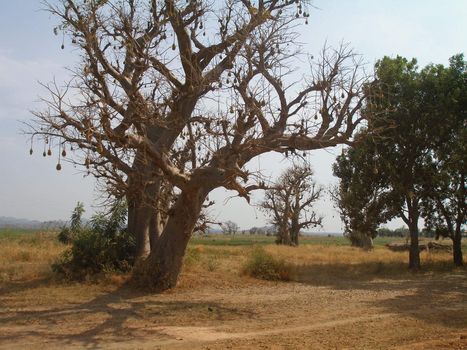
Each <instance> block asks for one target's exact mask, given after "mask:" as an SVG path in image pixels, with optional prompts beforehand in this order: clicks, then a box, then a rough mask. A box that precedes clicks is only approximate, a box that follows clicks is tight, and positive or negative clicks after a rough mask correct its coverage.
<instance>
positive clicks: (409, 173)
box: [334, 55, 467, 268]
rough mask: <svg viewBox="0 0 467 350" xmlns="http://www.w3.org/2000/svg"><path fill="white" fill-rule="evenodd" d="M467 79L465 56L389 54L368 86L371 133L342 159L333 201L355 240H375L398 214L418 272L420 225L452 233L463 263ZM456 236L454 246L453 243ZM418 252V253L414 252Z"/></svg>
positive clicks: (336, 167) (336, 171) (337, 166)
mask: <svg viewBox="0 0 467 350" xmlns="http://www.w3.org/2000/svg"><path fill="white" fill-rule="evenodd" d="M466 92H467V75H466V63H465V61H464V58H463V56H462V55H456V56H454V57H452V58H451V59H450V66H449V67H444V66H442V65H429V66H427V67H425V68H423V69H422V70H419V69H418V67H417V61H416V60H415V59H413V60H410V61H409V60H407V59H405V58H402V57H397V58H395V59H392V58H389V57H384V58H383V59H382V60H380V61H378V63H377V64H376V80H375V81H374V82H373V83H371V84H368V85H367V86H366V95H367V103H366V106H365V108H364V111H363V113H364V114H365V115H366V116H367V118H368V121H369V123H368V129H367V130H365V131H363V132H362V133H361V134H360V135H359V137H357V140H356V141H357V142H356V144H355V146H354V147H352V148H350V149H349V150H347V151H346V152H344V153H343V154H342V156H340V157H338V159H337V161H336V164H335V165H334V174H335V175H336V176H337V177H339V179H340V183H339V186H338V189H337V191H336V195H335V197H336V198H337V201H336V202H337V204H338V206H339V208H340V209H341V216H343V219H344V222H345V224H346V233H347V234H348V235H350V236H351V237H350V238H352V237H357V238H358V237H359V236H361V235H366V236H368V235H370V236H374V232H375V231H376V228H377V226H378V224H379V223H384V222H385V221H387V220H389V219H390V218H391V217H393V216H399V217H400V218H401V219H402V220H403V221H404V222H405V224H406V225H407V226H408V229H409V232H410V239H411V250H410V267H414V268H418V267H419V253H418V235H419V230H418V221H419V218H420V217H424V218H425V221H426V223H427V224H428V231H430V232H433V228H436V229H437V231H438V232H449V233H448V234H447V235H448V236H451V237H453V242H454V245H455V246H457V247H459V248H458V249H457V250H456V249H454V251H455V252H457V253H455V254H457V260H456V257H455V258H454V260H455V261H457V262H456V264H457V263H460V264H461V262H462V252H461V249H460V244H461V243H460V236H461V235H460V232H461V228H462V226H463V225H465V222H466V220H465V218H466V214H465V213H466V192H465V191H466V189H465V188H466V186H465V184H466V169H467V167H466V159H467V146H466V140H467V133H466V130H467V114H466V111H467V93H466ZM454 237H457V238H456V239H457V243H456V242H455V240H454ZM412 248H413V249H412Z"/></svg>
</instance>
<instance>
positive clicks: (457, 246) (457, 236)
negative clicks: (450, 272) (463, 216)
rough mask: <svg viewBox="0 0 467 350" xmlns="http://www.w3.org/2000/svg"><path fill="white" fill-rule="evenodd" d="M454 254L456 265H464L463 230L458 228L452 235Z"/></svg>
mask: <svg viewBox="0 0 467 350" xmlns="http://www.w3.org/2000/svg"><path fill="white" fill-rule="evenodd" d="M452 255H453V259H454V265H456V266H463V265H464V261H463V257H462V235H461V230H460V229H459V230H457V229H456V232H455V233H454V236H453V237H452Z"/></svg>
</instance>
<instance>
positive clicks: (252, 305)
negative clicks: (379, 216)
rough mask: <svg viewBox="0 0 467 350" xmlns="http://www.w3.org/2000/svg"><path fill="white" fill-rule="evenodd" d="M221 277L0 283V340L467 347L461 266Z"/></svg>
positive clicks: (50, 345) (161, 345) (24, 344)
mask: <svg viewBox="0 0 467 350" xmlns="http://www.w3.org/2000/svg"><path fill="white" fill-rule="evenodd" d="M218 277H219V276H216V275H215V274H213V275H212V276H211V277H210V278H211V279H210V281H208V280H203V281H201V282H199V283H194V284H193V283H191V284H190V283H185V284H183V283H182V286H181V287H180V288H177V289H176V290H174V291H172V292H169V293H164V294H160V295H146V294H140V293H135V292H134V291H131V290H129V289H128V288H115V287H113V286H92V285H91V286H89V285H88V286H82V285H56V284H47V283H41V282H31V283H28V284H27V283H19V284H10V285H6V286H1V287H0V348H1V349H31V348H37V347H41V348H46V349H58V348H60V349H63V348H69V349H83V348H85V349H86V348H88V349H99V348H102V349H104V348H105V349H190V350H191V349H251V348H260V349H336V348H337V349H349V348H358V349H467V278H466V276H465V274H464V273H459V274H450V275H449V274H445V275H442V274H440V275H434V276H424V277H423V278H422V277H414V278H411V279H406V280H373V281H349V280H347V281H334V282H329V283H322V284H321V285H317V284H316V283H314V284H309V283H306V281H304V282H303V283H266V282H258V281H254V280H249V279H244V278H243V279H242V278H238V279H237V280H233V281H227V282H226V281H222V283H221V282H219V278H218ZM207 282H210V283H207Z"/></svg>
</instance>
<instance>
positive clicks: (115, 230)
mask: <svg viewBox="0 0 467 350" xmlns="http://www.w3.org/2000/svg"><path fill="white" fill-rule="evenodd" d="M125 218H126V205H125V203H117V204H116V205H115V206H114V207H113V208H112V209H111V211H110V213H109V214H108V215H104V214H96V215H95V216H94V217H93V218H92V220H91V223H90V226H89V227H85V228H83V227H82V226H81V225H79V229H75V230H71V231H72V232H73V234H72V235H71V237H70V240H71V241H70V243H71V247H70V248H69V249H68V250H67V251H65V252H64V253H63V254H62V256H61V257H60V258H59V260H58V261H56V262H55V263H54V264H53V265H52V269H53V271H54V272H56V273H59V274H62V275H64V276H65V277H66V278H68V279H78V280H82V279H86V278H88V277H89V276H91V275H96V274H99V273H104V274H105V273H108V272H111V271H121V272H127V271H129V270H130V269H131V267H132V266H133V264H134V262H135V241H134V238H133V237H132V236H131V235H130V234H129V233H128V232H127V230H126V228H125V227H124V224H125ZM63 231H64V230H62V232H63Z"/></svg>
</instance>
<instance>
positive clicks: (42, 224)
mask: <svg viewBox="0 0 467 350" xmlns="http://www.w3.org/2000/svg"><path fill="white" fill-rule="evenodd" d="M65 224H66V222H65V221H63V220H51V221H38V220H29V219H22V218H13V217H9V216H0V228H26V229H55V228H60V227H62V226H63V225H65Z"/></svg>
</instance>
